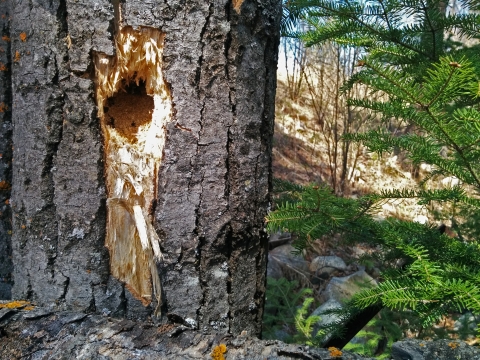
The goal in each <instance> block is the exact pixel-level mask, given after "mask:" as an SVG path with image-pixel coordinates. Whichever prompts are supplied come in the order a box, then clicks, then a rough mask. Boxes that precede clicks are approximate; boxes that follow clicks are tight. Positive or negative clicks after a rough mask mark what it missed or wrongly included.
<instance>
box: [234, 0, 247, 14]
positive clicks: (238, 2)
mask: <svg viewBox="0 0 480 360" xmlns="http://www.w3.org/2000/svg"><path fill="white" fill-rule="evenodd" d="M232 1H233V8H234V9H235V11H236V12H237V14H240V8H241V7H242V4H243V1H244V0H232Z"/></svg>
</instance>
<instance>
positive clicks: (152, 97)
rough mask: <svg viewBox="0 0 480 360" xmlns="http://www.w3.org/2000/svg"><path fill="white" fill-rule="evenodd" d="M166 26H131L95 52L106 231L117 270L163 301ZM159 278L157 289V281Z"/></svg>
mask: <svg viewBox="0 0 480 360" xmlns="http://www.w3.org/2000/svg"><path fill="white" fill-rule="evenodd" d="M163 41H164V34H163V33H161V32H160V31H159V30H156V29H153V28H144V27H142V28H140V29H139V30H134V29H133V28H131V27H125V28H123V29H121V30H120V32H119V34H118V36H117V39H116V56H114V57H112V56H106V55H103V54H97V56H96V59H95V80H96V99H97V106H98V116H99V118H100V121H101V127H102V130H103V134H104V138H105V177H106V186H107V196H108V201H107V208H108V221H107V235H106V241H105V245H106V247H107V248H108V249H109V251H110V271H111V273H112V275H113V276H115V277H116V278H118V279H119V280H121V281H123V282H124V283H125V284H126V287H127V289H128V290H129V291H130V292H131V293H132V294H133V295H134V296H135V297H136V298H137V299H139V300H141V301H142V303H143V304H144V305H148V304H150V302H151V296H152V290H153V294H154V295H155V297H156V299H157V310H158V309H159V307H160V305H161V304H162V300H161V283H160V278H159V275H158V271H157V266H156V261H157V260H160V258H161V252H160V244H159V242H160V239H159V237H158V235H157V233H156V231H155V229H154V226H153V217H152V214H150V212H149V209H150V208H151V206H152V204H153V201H154V199H155V195H156V184H157V181H156V178H157V172H158V168H159V166H160V162H161V160H162V154H163V148H164V144H165V126H166V123H167V122H168V121H170V119H171V113H172V103H171V97H170V92H169V89H168V87H167V85H166V84H165V82H164V79H163V74H162V55H163ZM152 284H153V289H152Z"/></svg>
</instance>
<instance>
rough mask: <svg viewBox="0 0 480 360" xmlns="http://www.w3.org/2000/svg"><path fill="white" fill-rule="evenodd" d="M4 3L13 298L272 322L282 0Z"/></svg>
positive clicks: (232, 327) (189, 318)
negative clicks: (267, 296)
mask: <svg viewBox="0 0 480 360" xmlns="http://www.w3.org/2000/svg"><path fill="white" fill-rule="evenodd" d="M0 4H2V5H0V6H2V7H5V6H10V7H11V9H10V12H9V14H10V15H11V20H10V24H11V26H10V27H9V28H8V29H7V30H5V29H6V25H5V24H8V23H7V22H6V21H8V17H7V19H6V20H2V21H4V28H3V31H4V33H5V32H9V36H10V38H11V42H5V41H4V45H5V46H4V47H3V48H5V53H3V52H0V56H5V54H7V55H9V56H10V61H8V60H5V61H4V62H5V64H7V67H9V70H10V69H11V72H10V71H7V72H5V73H4V74H6V75H7V76H3V77H2V78H1V79H0V81H2V85H3V87H2V93H1V94H0V96H3V99H4V102H5V104H6V106H9V109H8V111H5V112H3V113H2V114H1V115H2V116H4V117H3V119H2V121H3V124H7V126H5V125H4V127H3V128H2V130H0V137H2V136H3V137H6V138H7V140H5V141H2V145H1V146H4V144H6V145H5V146H8V144H9V143H8V141H9V140H8V136H9V134H10V133H9V130H8V121H9V116H10V115H11V118H12V122H13V136H12V141H13V149H14V150H13V160H12V163H13V168H12V174H13V177H12V181H11V182H12V194H11V199H10V202H9V203H10V205H11V208H12V213H13V215H12V219H11V220H12V221H11V223H12V231H13V234H12V241H11V244H12V258H13V265H14V270H13V282H14V285H13V289H12V295H13V297H14V298H16V299H20V298H21V299H28V300H33V301H35V302H36V303H37V304H38V305H42V306H49V305H55V306H56V307H59V308H65V309H71V310H76V311H85V310H87V311H97V312H103V313H106V314H111V315H116V316H126V317H128V318H131V319H137V318H146V317H148V316H151V315H152V314H154V315H157V316H158V317H161V318H162V319H163V320H162V321H166V319H169V320H171V321H175V322H180V323H184V324H185V325H187V326H190V327H193V328H198V329H201V330H202V331H205V332H219V333H232V334H239V333H240V332H242V331H244V330H246V331H247V332H248V333H249V334H251V335H259V334H260V330H261V318H262V312H263V299H264V291H265V265H266V250H267V237H266V234H265V232H264V224H263V220H264V216H265V215H266V213H267V209H268V206H269V200H270V198H269V189H270V186H271V165H270V164H271V146H272V143H271V140H272V133H273V116H274V95H275V85H276V80H275V76H276V61H277V47H278V41H279V21H280V16H281V2H280V1H279V0H261V1H253V0H245V1H242V0H233V3H232V2H230V1H208V2H198V1H180V0H168V1H159V0H145V1H134V0H123V1H120V0H112V1H108V0H98V1H94V2H93V1H90V0H75V1H74V0H66V1H65V0H49V1H46V0H43V1H42V0H38V1H33V2H32V1H27V0H18V1H15V2H12V3H11V4H10V5H8V2H7V3H6V4H7V5H4V3H3V2H2V3H0ZM10 46H11V51H10V50H9V49H10ZM7 49H8V50H7ZM0 61H2V60H0ZM8 75H11V91H10V87H9V81H10V80H9V76H8ZM10 93H11V94H12V95H11V105H8V101H10V100H9V99H10V95H9V94H10ZM10 109H11V112H10ZM2 151H3V148H2ZM2 154H7V155H6V157H5V158H4V157H3V156H2V158H1V159H0V161H1V163H0V176H1V177H2V178H0V180H4V178H5V181H6V182H9V179H8V176H9V175H8V167H6V164H8V161H9V160H8V151H7V150H5V151H4V152H3V153H2ZM1 166H3V167H1ZM3 169H7V170H5V171H4V172H3V173H2V172H1V171H3ZM0 191H2V190H1V189H0ZM5 194H7V195H8V196H9V195H10V194H9V193H8V189H7V191H5V190H3V192H1V193H0V195H1V196H2V199H1V200H2V201H5V200H6V199H5V200H4V199H3V197H5ZM2 214H3V215H2V216H3V217H2V218H1V219H2V221H3V222H2V224H3V226H4V227H5V224H7V226H8V223H9V221H8V220H9V219H6V218H5V216H7V215H8V210H7V211H4V212H2ZM5 229H6V230H5ZM5 229H4V228H2V227H1V226H0V236H1V237H2V238H1V239H2V240H1V242H0V248H1V246H3V245H2V244H6V245H5V246H7V244H8V243H9V241H8V227H7V228H5ZM0 260H1V259H0ZM1 271H4V270H3V268H0V272H1ZM0 276H2V273H0Z"/></svg>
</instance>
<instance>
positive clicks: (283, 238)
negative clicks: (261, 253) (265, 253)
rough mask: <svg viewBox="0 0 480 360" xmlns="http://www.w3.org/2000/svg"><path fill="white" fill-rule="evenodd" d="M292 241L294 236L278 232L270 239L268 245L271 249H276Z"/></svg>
mask: <svg viewBox="0 0 480 360" xmlns="http://www.w3.org/2000/svg"><path fill="white" fill-rule="evenodd" d="M291 239H292V234H290V233H287V232H281V231H278V232H276V233H273V234H271V235H270V237H269V239H268V245H269V247H270V249H272V248H276V247H278V246H280V245H283V244H285V243H287V242H289V241H290V240H291Z"/></svg>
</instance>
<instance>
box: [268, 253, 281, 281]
mask: <svg viewBox="0 0 480 360" xmlns="http://www.w3.org/2000/svg"><path fill="white" fill-rule="evenodd" d="M267 277H271V278H274V279H277V280H278V279H280V278H282V277H284V275H283V271H282V267H281V265H280V262H279V261H277V260H274V259H273V258H272V257H271V256H270V254H268V262H267Z"/></svg>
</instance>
